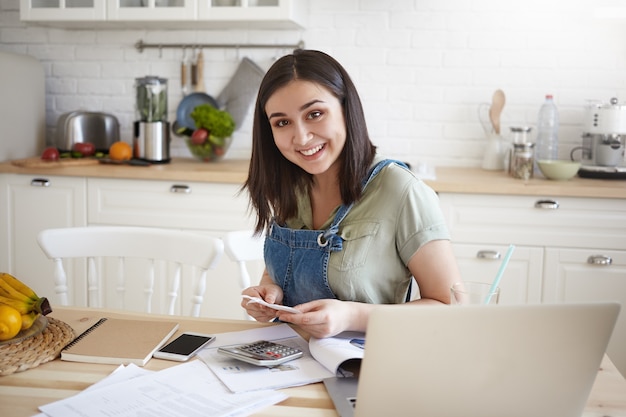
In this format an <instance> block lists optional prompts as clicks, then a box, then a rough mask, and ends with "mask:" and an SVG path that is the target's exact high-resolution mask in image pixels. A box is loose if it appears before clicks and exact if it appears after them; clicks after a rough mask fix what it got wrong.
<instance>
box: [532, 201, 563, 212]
mask: <svg viewBox="0 0 626 417" xmlns="http://www.w3.org/2000/svg"><path fill="white" fill-rule="evenodd" d="M535 208H538V209H544V210H556V209H558V208H559V202H558V201H554V200H537V201H536V202H535Z"/></svg>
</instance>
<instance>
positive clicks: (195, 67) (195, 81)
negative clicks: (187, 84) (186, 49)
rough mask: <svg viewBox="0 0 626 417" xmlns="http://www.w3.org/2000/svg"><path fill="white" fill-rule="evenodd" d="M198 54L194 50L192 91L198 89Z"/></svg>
mask: <svg viewBox="0 0 626 417" xmlns="http://www.w3.org/2000/svg"><path fill="white" fill-rule="evenodd" d="M196 58H197V55H196V53H195V51H194V53H193V56H192V58H191V68H190V69H191V91H196V86H197V85H198V61H196Z"/></svg>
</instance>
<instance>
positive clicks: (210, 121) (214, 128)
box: [191, 104, 235, 138]
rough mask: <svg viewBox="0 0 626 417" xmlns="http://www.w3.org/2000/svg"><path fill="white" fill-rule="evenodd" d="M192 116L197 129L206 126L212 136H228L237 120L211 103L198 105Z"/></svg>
mask: <svg viewBox="0 0 626 417" xmlns="http://www.w3.org/2000/svg"><path fill="white" fill-rule="evenodd" d="M191 118H192V119H193V121H194V122H195V123H196V128H197V129H200V128H204V129H206V130H208V131H209V134H210V135H211V136H215V137H218V138H227V137H229V136H230V135H232V134H233V132H234V130H235V121H234V120H233V118H232V116H231V115H230V114H229V113H228V112H226V111H222V110H218V109H216V108H215V107H213V106H211V105H210V104H201V105H199V106H196V107H195V108H194V109H193V111H192V112H191Z"/></svg>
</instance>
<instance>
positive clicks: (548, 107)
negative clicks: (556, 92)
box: [535, 94, 559, 161]
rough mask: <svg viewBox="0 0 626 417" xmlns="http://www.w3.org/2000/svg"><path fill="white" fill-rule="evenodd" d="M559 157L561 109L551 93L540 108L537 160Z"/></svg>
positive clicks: (536, 149) (536, 146) (536, 148)
mask: <svg viewBox="0 0 626 417" xmlns="http://www.w3.org/2000/svg"><path fill="white" fill-rule="evenodd" d="M545 159H559V110H558V109H557V108H556V105H555V104H554V100H553V97H552V95H551V94H547V95H546V101H545V102H544V103H543V105H542V106H541V109H539V118H538V121H537V143H536V145H535V160H537V161H539V160H545Z"/></svg>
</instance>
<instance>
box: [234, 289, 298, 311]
mask: <svg viewBox="0 0 626 417" xmlns="http://www.w3.org/2000/svg"><path fill="white" fill-rule="evenodd" d="M242 297H243V298H245V299H247V300H248V304H253V303H258V304H261V305H264V306H265V307H269V308H272V309H274V310H282V311H287V312H289V313H302V312H301V311H300V310H296V309H295V308H293V307H288V306H284V305H281V304H270V303H268V302H267V301H265V300H264V299H262V298H259V297H250V296H249V295H245V294H244V295H242Z"/></svg>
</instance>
